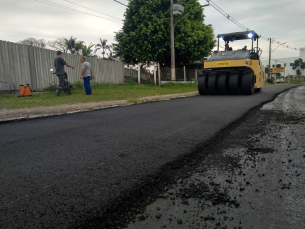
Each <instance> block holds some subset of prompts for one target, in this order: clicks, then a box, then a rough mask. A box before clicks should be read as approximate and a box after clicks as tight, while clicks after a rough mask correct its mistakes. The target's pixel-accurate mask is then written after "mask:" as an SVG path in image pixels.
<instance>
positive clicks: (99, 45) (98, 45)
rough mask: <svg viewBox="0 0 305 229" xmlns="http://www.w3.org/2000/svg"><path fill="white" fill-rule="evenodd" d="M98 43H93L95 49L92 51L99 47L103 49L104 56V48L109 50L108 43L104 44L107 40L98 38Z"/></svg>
mask: <svg viewBox="0 0 305 229" xmlns="http://www.w3.org/2000/svg"><path fill="white" fill-rule="evenodd" d="M100 42H101V43H100V44H96V45H95V51H94V53H96V52H97V50H99V49H102V50H103V51H102V54H103V58H104V55H105V50H109V51H110V46H109V45H106V44H107V40H102V39H101V38H100Z"/></svg>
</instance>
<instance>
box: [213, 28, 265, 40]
mask: <svg viewBox="0 0 305 229" xmlns="http://www.w3.org/2000/svg"><path fill="white" fill-rule="evenodd" d="M259 37H260V36H259V35H258V34H257V33H256V32H255V31H253V30H251V31H244V32H236V33H225V34H218V35H217V38H221V39H223V40H224V41H225V42H229V41H231V42H233V41H237V40H245V39H251V40H252V39H253V40H256V39H258V38H259Z"/></svg>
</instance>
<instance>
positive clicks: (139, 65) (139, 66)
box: [138, 62, 141, 84]
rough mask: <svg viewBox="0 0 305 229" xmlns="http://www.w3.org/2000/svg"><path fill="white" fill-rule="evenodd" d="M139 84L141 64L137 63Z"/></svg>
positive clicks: (139, 80) (139, 81)
mask: <svg viewBox="0 0 305 229" xmlns="http://www.w3.org/2000/svg"><path fill="white" fill-rule="evenodd" d="M140 83H141V63H140V62H139V63H138V84H140Z"/></svg>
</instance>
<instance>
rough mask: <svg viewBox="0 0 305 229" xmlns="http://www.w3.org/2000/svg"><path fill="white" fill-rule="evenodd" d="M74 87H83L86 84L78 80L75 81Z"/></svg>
mask: <svg viewBox="0 0 305 229" xmlns="http://www.w3.org/2000/svg"><path fill="white" fill-rule="evenodd" d="M72 88H74V89H83V88H84V85H83V83H82V82H81V81H76V82H75V83H73V84H72Z"/></svg>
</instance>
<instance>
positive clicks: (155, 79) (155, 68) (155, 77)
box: [154, 62, 157, 86]
mask: <svg viewBox="0 0 305 229" xmlns="http://www.w3.org/2000/svg"><path fill="white" fill-rule="evenodd" d="M156 71H157V64H156V62H155V63H154V83H155V86H156V85H157V75H156Z"/></svg>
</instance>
